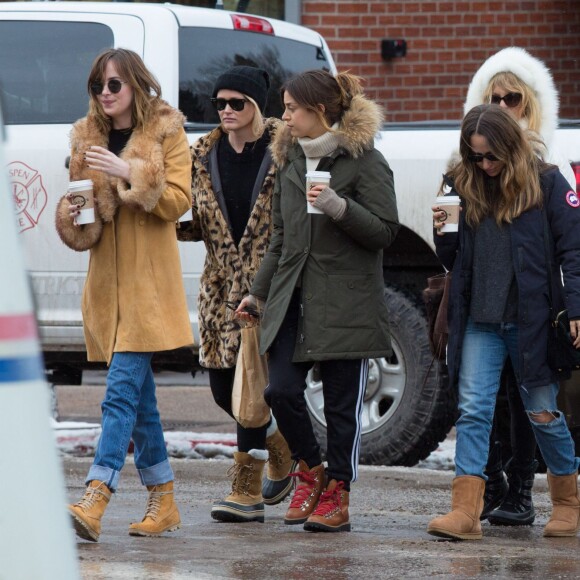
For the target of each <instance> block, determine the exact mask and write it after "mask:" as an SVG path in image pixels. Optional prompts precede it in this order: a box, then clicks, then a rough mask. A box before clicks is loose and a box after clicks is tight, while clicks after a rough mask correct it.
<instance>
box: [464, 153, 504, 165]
mask: <svg viewBox="0 0 580 580" xmlns="http://www.w3.org/2000/svg"><path fill="white" fill-rule="evenodd" d="M467 159H469V161H471V162H472V163H482V162H483V160H484V159H487V160H488V161H499V159H498V158H497V157H496V156H495V155H493V154H492V153H471V154H470V155H468V156H467Z"/></svg>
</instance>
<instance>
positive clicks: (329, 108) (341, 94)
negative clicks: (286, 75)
mask: <svg viewBox="0 0 580 580" xmlns="http://www.w3.org/2000/svg"><path fill="white" fill-rule="evenodd" d="M286 91H287V92H288V93H290V94H291V95H292V98H293V99H294V100H295V101H296V102H297V103H298V104H299V105H300V106H301V107H304V108H305V109H308V110H309V111H313V112H314V113H316V115H317V116H318V119H319V120H320V122H321V123H322V125H323V127H324V128H325V129H326V130H327V131H331V130H332V129H331V127H332V125H334V123H337V122H338V121H340V119H342V116H343V114H344V112H345V111H347V110H348V109H349V108H350V102H351V101H352V98H353V97H355V96H357V95H362V94H363V88H362V85H361V80H360V78H359V77H357V76H354V75H351V74H350V73H348V72H343V73H337V75H336V76H334V75H332V74H331V73H329V72H328V71H325V70H308V71H306V72H303V73H300V74H298V75H296V76H293V77H292V78H290V79H289V80H288V81H286V82H285V83H284V84H283V85H282V88H281V89H280V96H281V97H282V101H284V93H285V92H286ZM320 105H322V106H323V107H324V110H322V109H321V107H320Z"/></svg>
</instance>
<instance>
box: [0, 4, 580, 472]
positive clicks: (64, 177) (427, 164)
mask: <svg viewBox="0 0 580 580" xmlns="http://www.w3.org/2000/svg"><path fill="white" fill-rule="evenodd" d="M113 46H115V47H119V46H120V47H125V48H130V49H132V50H134V51H136V52H137V53H139V54H140V55H141V56H142V57H143V59H144V60H145V63H146V64H147V66H148V67H149V68H150V69H151V71H152V72H153V73H154V74H155V75H156V77H157V78H158V79H159V82H160V84H161V86H162V90H163V97H164V98H165V99H166V100H167V101H168V102H169V103H170V104H171V105H173V106H175V107H179V108H180V109H181V110H182V111H183V112H184V113H185V115H186V116H187V124H186V131H187V133H188V136H189V138H190V141H194V140H195V139H197V138H198V137H199V136H200V135H201V134H203V133H206V132H207V131H209V130H210V129H212V128H213V127H214V126H215V125H216V124H217V122H218V117H217V114H216V113H215V111H214V110H213V108H212V107H210V101H209V97H210V96H211V88H212V86H213V82H214V79H215V78H216V77H217V76H218V75H219V74H220V73H221V72H222V71H223V70H225V69H226V68H228V67H230V66H232V65H234V64H250V65H258V66H260V67H262V68H264V69H266V70H268V72H269V73H270V77H271V80H272V89H271V91H270V94H269V101H268V105H267V107H266V110H265V113H266V115H268V116H280V115H281V112H282V111H281V103H280V99H279V88H280V86H281V84H282V83H283V82H284V81H285V80H286V78H287V77H288V76H290V75H292V74H293V73H296V72H300V71H303V70H306V69H312V68H324V69H327V70H331V71H335V65H334V63H333V60H332V56H331V55H330V52H329V50H328V46H327V45H326V43H325V41H324V39H323V38H322V37H321V36H320V35H319V34H317V33H316V32H314V31H312V30H309V29H307V28H304V27H301V26H296V25H293V24H288V23H286V22H281V21H278V20H273V19H268V18H261V17H256V16H249V15H247V14H239V13H233V12H227V11H224V10H210V9H202V8H193V7H187V6H177V5H172V4H137V3H110V2H5V3H0V85H2V90H1V91H0V98H2V100H3V103H4V107H5V120H6V123H7V125H8V127H7V132H8V139H9V146H8V151H7V159H8V170H9V174H10V178H11V181H12V191H13V195H14V199H15V202H16V204H17V216H16V219H17V221H18V226H19V229H20V232H21V236H22V238H23V239H24V242H25V246H26V250H27V259H28V268H29V271H30V273H31V277H32V284H33V289H34V294H35V297H36V300H37V307H38V317H39V323H40V330H41V338H42V345H43V350H44V354H45V361H46V366H47V369H48V370H49V372H50V373H51V380H52V381H53V382H55V383H63V382H64V383H66V384H75V383H80V381H81V377H82V371H83V369H86V368H88V367H89V365H88V363H87V362H86V355H85V345H84V340H83V333H82V319H81V312H80V301H81V293H82V287H83V284H84V279H85V274H86V271H87V263H88V253H86V252H85V253H79V254H76V253H74V252H72V251H71V250H69V249H68V248H67V247H65V246H64V245H63V244H62V243H61V241H60V240H59V239H58V237H57V234H56V231H55V228H54V213H55V207H56V203H57V201H58V199H59V198H60V196H62V195H63V194H64V192H65V190H66V187H67V182H68V171H67V169H66V164H67V158H68V155H69V139H68V135H69V132H70V129H71V125H72V123H73V122H74V121H75V120H77V119H78V118H80V117H83V116H85V114H86V112H87V108H88V95H87V90H86V82H87V76H88V73H89V69H90V66H91V63H92V61H93V59H94V57H95V56H96V55H97V54H98V53H99V52H100V51H101V50H103V49H104V48H109V47H113ZM458 129H459V122H457V123H453V122H448V121H433V122H426V123H397V124H388V125H386V126H385V128H384V131H382V132H381V134H380V135H379V136H377V140H376V146H377V148H378V149H379V150H380V151H381V152H382V153H383V154H384V156H385V157H386V159H387V160H388V161H389V164H390V165H391V167H392V169H393V172H394V176H395V190H396V192H397V203H398V208H399V218H400V221H401V224H402V228H401V231H400V232H399V235H398V236H397V239H396V240H395V243H394V244H393V245H392V246H391V248H389V250H388V251H386V252H385V253H384V273H385V276H384V277H385V298H386V301H387V306H388V309H389V317H390V324H391V332H392V343H393V355H392V356H391V357H389V358H388V359H373V360H371V361H370V367H369V380H368V383H367V390H366V393H365V401H364V410H363V415H362V424H363V429H362V449H361V461H363V462H366V463H382V464H398V465H414V464H415V463H416V462H417V461H418V460H420V459H423V458H425V457H426V456H427V455H428V454H429V453H430V452H431V451H432V450H433V449H434V448H435V447H437V444H438V443H439V441H442V440H443V439H444V438H445V436H446V434H447V432H448V431H449V429H450V428H451V426H452V425H453V422H454V419H455V416H456V394H455V393H454V392H453V391H452V390H451V389H450V388H449V385H448V381H447V377H446V373H445V367H444V365H440V364H439V363H438V362H436V363H434V364H433V363H432V361H433V359H432V355H431V353H430V350H429V343H428V339H427V327H426V322H425V312H424V308H423V305H422V302H421V291H422V289H423V288H424V287H425V285H426V278H427V277H428V276H430V275H433V274H435V273H437V272H440V271H441V265H440V263H439V261H438V259H437V257H436V255H435V253H434V250H433V242H432V226H431V211H430V207H431V204H432V201H433V199H434V196H435V191H436V190H437V188H438V184H439V182H440V179H441V173H442V172H443V171H444V169H445V165H446V162H447V160H448V159H449V157H450V155H451V153H452V152H453V151H454V150H455V149H456V148H457V146H458V139H459V131H458ZM554 145H555V146H556V147H557V149H558V150H559V151H560V152H561V153H562V154H563V155H565V156H566V157H567V158H568V159H569V160H570V161H576V162H578V161H580V123H579V122H578V121H567V122H562V123H561V125H560V128H559V129H558V131H557V132H556V135H555V139H554ZM579 167H580V165H579V164H578V163H576V171H577V172H578V171H579ZM181 255H182V265H183V271H184V282H185V287H186V292H187V297H188V304H189V308H190V315H191V321H192V326H193V329H194V333H195V334H196V335H197V304H196V302H197V294H198V285H199V276H200V273H201V270H202V267H203V260H204V257H205V251H204V247H203V244H181ZM154 364H155V365H156V366H157V368H172V369H174V370H183V371H189V370H195V365H196V364H197V361H196V360H195V359H194V357H192V356H191V353H190V352H188V351H171V352H166V353H159V354H158V355H156V356H155V358H154ZM307 403H308V406H309V410H310V412H311V415H312V417H313V419H314V427H315V430H316V432H317V434H318V435H319V437H320V439H321V442H322V444H324V437H325V430H324V425H325V418H324V407H323V398H322V389H321V384H320V381H319V380H318V376H317V372H316V368H315V370H314V372H313V373H312V374H311V375H310V378H309V388H308V389H307ZM578 432H579V438H580V426H579V427H578Z"/></svg>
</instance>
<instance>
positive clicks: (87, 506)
mask: <svg viewBox="0 0 580 580" xmlns="http://www.w3.org/2000/svg"><path fill="white" fill-rule="evenodd" d="M110 499H111V490H110V489H109V488H108V487H107V486H106V485H105V484H104V483H103V482H102V481H98V480H96V479H95V480H94V481H91V482H90V483H89V485H88V487H87V489H86V491H85V495H83V497H82V498H81V500H80V501H78V502H77V503H75V504H74V505H69V506H68V511H69V512H70V514H71V516H72V520H73V525H74V527H75V532H76V534H77V536H79V537H80V538H83V540H89V541H90V542H96V541H98V539H99V536H100V535H101V518H102V517H103V514H104V513H105V509H106V508H107V505H108V503H109V500H110Z"/></svg>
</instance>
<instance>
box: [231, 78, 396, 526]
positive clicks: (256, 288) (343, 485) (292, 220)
mask: <svg viewBox="0 0 580 580" xmlns="http://www.w3.org/2000/svg"><path fill="white" fill-rule="evenodd" d="M281 92H282V98H283V101H284V108H285V111H284V115H283V116H282V119H283V121H284V122H285V124H286V127H285V131H280V132H278V134H277V135H276V137H275V139H274V141H273V142H272V145H271V149H272V153H273V158H274V161H275V162H276V165H277V166H278V174H277V178H276V185H275V188H274V198H273V221H274V230H273V234H272V240H271V243H270V247H269V250H268V253H267V254H266V256H265V257H264V260H263V262H262V265H261V267H260V270H259V271H258V274H257V275H256V277H255V279H254V283H253V285H252V287H251V290H250V295H249V296H247V297H245V298H244V300H243V301H242V302H241V304H240V306H239V308H238V310H237V315H238V316H240V317H241V318H245V319H248V318H249V315H248V314H247V313H246V312H245V310H246V308H248V307H254V308H256V307H257V309H258V311H260V310H261V308H260V306H261V304H260V303H261V302H262V301H265V302H266V304H265V309H264V311H263V316H262V343H261V348H262V351H263V352H266V351H267V352H268V354H269V362H268V367H269V373H270V384H269V386H268V388H267V389H266V392H265V398H266V400H267V402H268V404H269V405H270V406H271V407H272V411H273V413H274V416H275V417H276V420H277V421H278V426H279V428H280V430H281V431H282V434H283V435H284V437H285V438H286V441H287V442H288V444H289V446H290V450H291V452H292V456H293V458H294V459H295V460H296V461H298V462H299V467H298V470H297V472H296V473H295V474H294V475H295V476H296V477H297V479H298V481H297V487H296V490H295V493H294V497H293V499H292V501H291V503H290V507H289V509H288V511H287V513H286V516H285V519H284V521H285V523H286V524H302V523H304V529H306V530H310V531H331V532H336V531H349V530H350V522H349V516H348V503H349V492H350V484H351V482H353V481H355V480H356V476H357V464H358V457H359V449H360V436H361V420H360V416H361V412H362V407H363V399H364V392H365V387H366V379H367V373H368V359H369V358H371V357H372V358H375V357H384V356H388V355H389V354H390V352H391V347H390V340H389V329H388V322H387V309H386V304H385V301H384V296H383V287H384V282H383V271H382V263H383V249H385V248H387V247H389V245H390V244H391V243H392V242H393V240H394V238H395V236H396V233H397V231H398V228H399V225H398V217H397V206H396V199H395V192H394V189H393V175H392V172H391V170H390V168H389V166H388V164H387V162H386V161H385V159H384V158H383V156H382V155H381V154H380V153H379V152H378V151H377V150H376V149H374V146H373V142H374V136H375V134H376V132H377V131H378V130H379V128H380V125H381V122H382V114H381V110H380V108H379V107H378V106H377V105H376V104H375V103H373V102H371V101H370V100H368V99H366V98H365V96H364V95H363V92H362V87H361V85H360V83H359V80H358V79H357V78H356V77H354V76H352V75H349V74H346V73H340V74H338V75H337V76H336V77H335V76H333V75H332V74H330V73H328V72H326V71H321V70H313V71H307V72H305V73H302V74H300V75H297V76H295V77H293V78H292V79H290V80H289V81H288V82H287V83H286V84H285V85H284V86H283V87H282V91H281ZM312 170H318V171H328V172H330V174H331V178H330V185H329V186H322V185H316V186H314V187H312V188H311V189H310V190H309V191H306V180H305V174H306V172H307V171H312ZM307 203H310V204H312V205H313V206H314V207H315V208H318V209H319V210H321V211H322V213H321V214H313V213H308V212H307ZM316 362H318V363H320V372H321V377H322V383H323V393H324V411H325V417H326V422H327V426H328V427H327V430H328V431H327V441H328V448H327V461H328V468H327V469H326V472H325V470H324V467H323V465H322V458H321V453H320V447H319V446H318V443H317V441H316V437H315V435H314V431H313V429H312V423H311V421H310V417H309V415H308V411H307V408H306V402H305V398H304V391H305V389H306V382H305V381H306V375H307V373H308V371H309V370H310V369H311V368H312V366H313V364H314V363H316Z"/></svg>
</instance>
